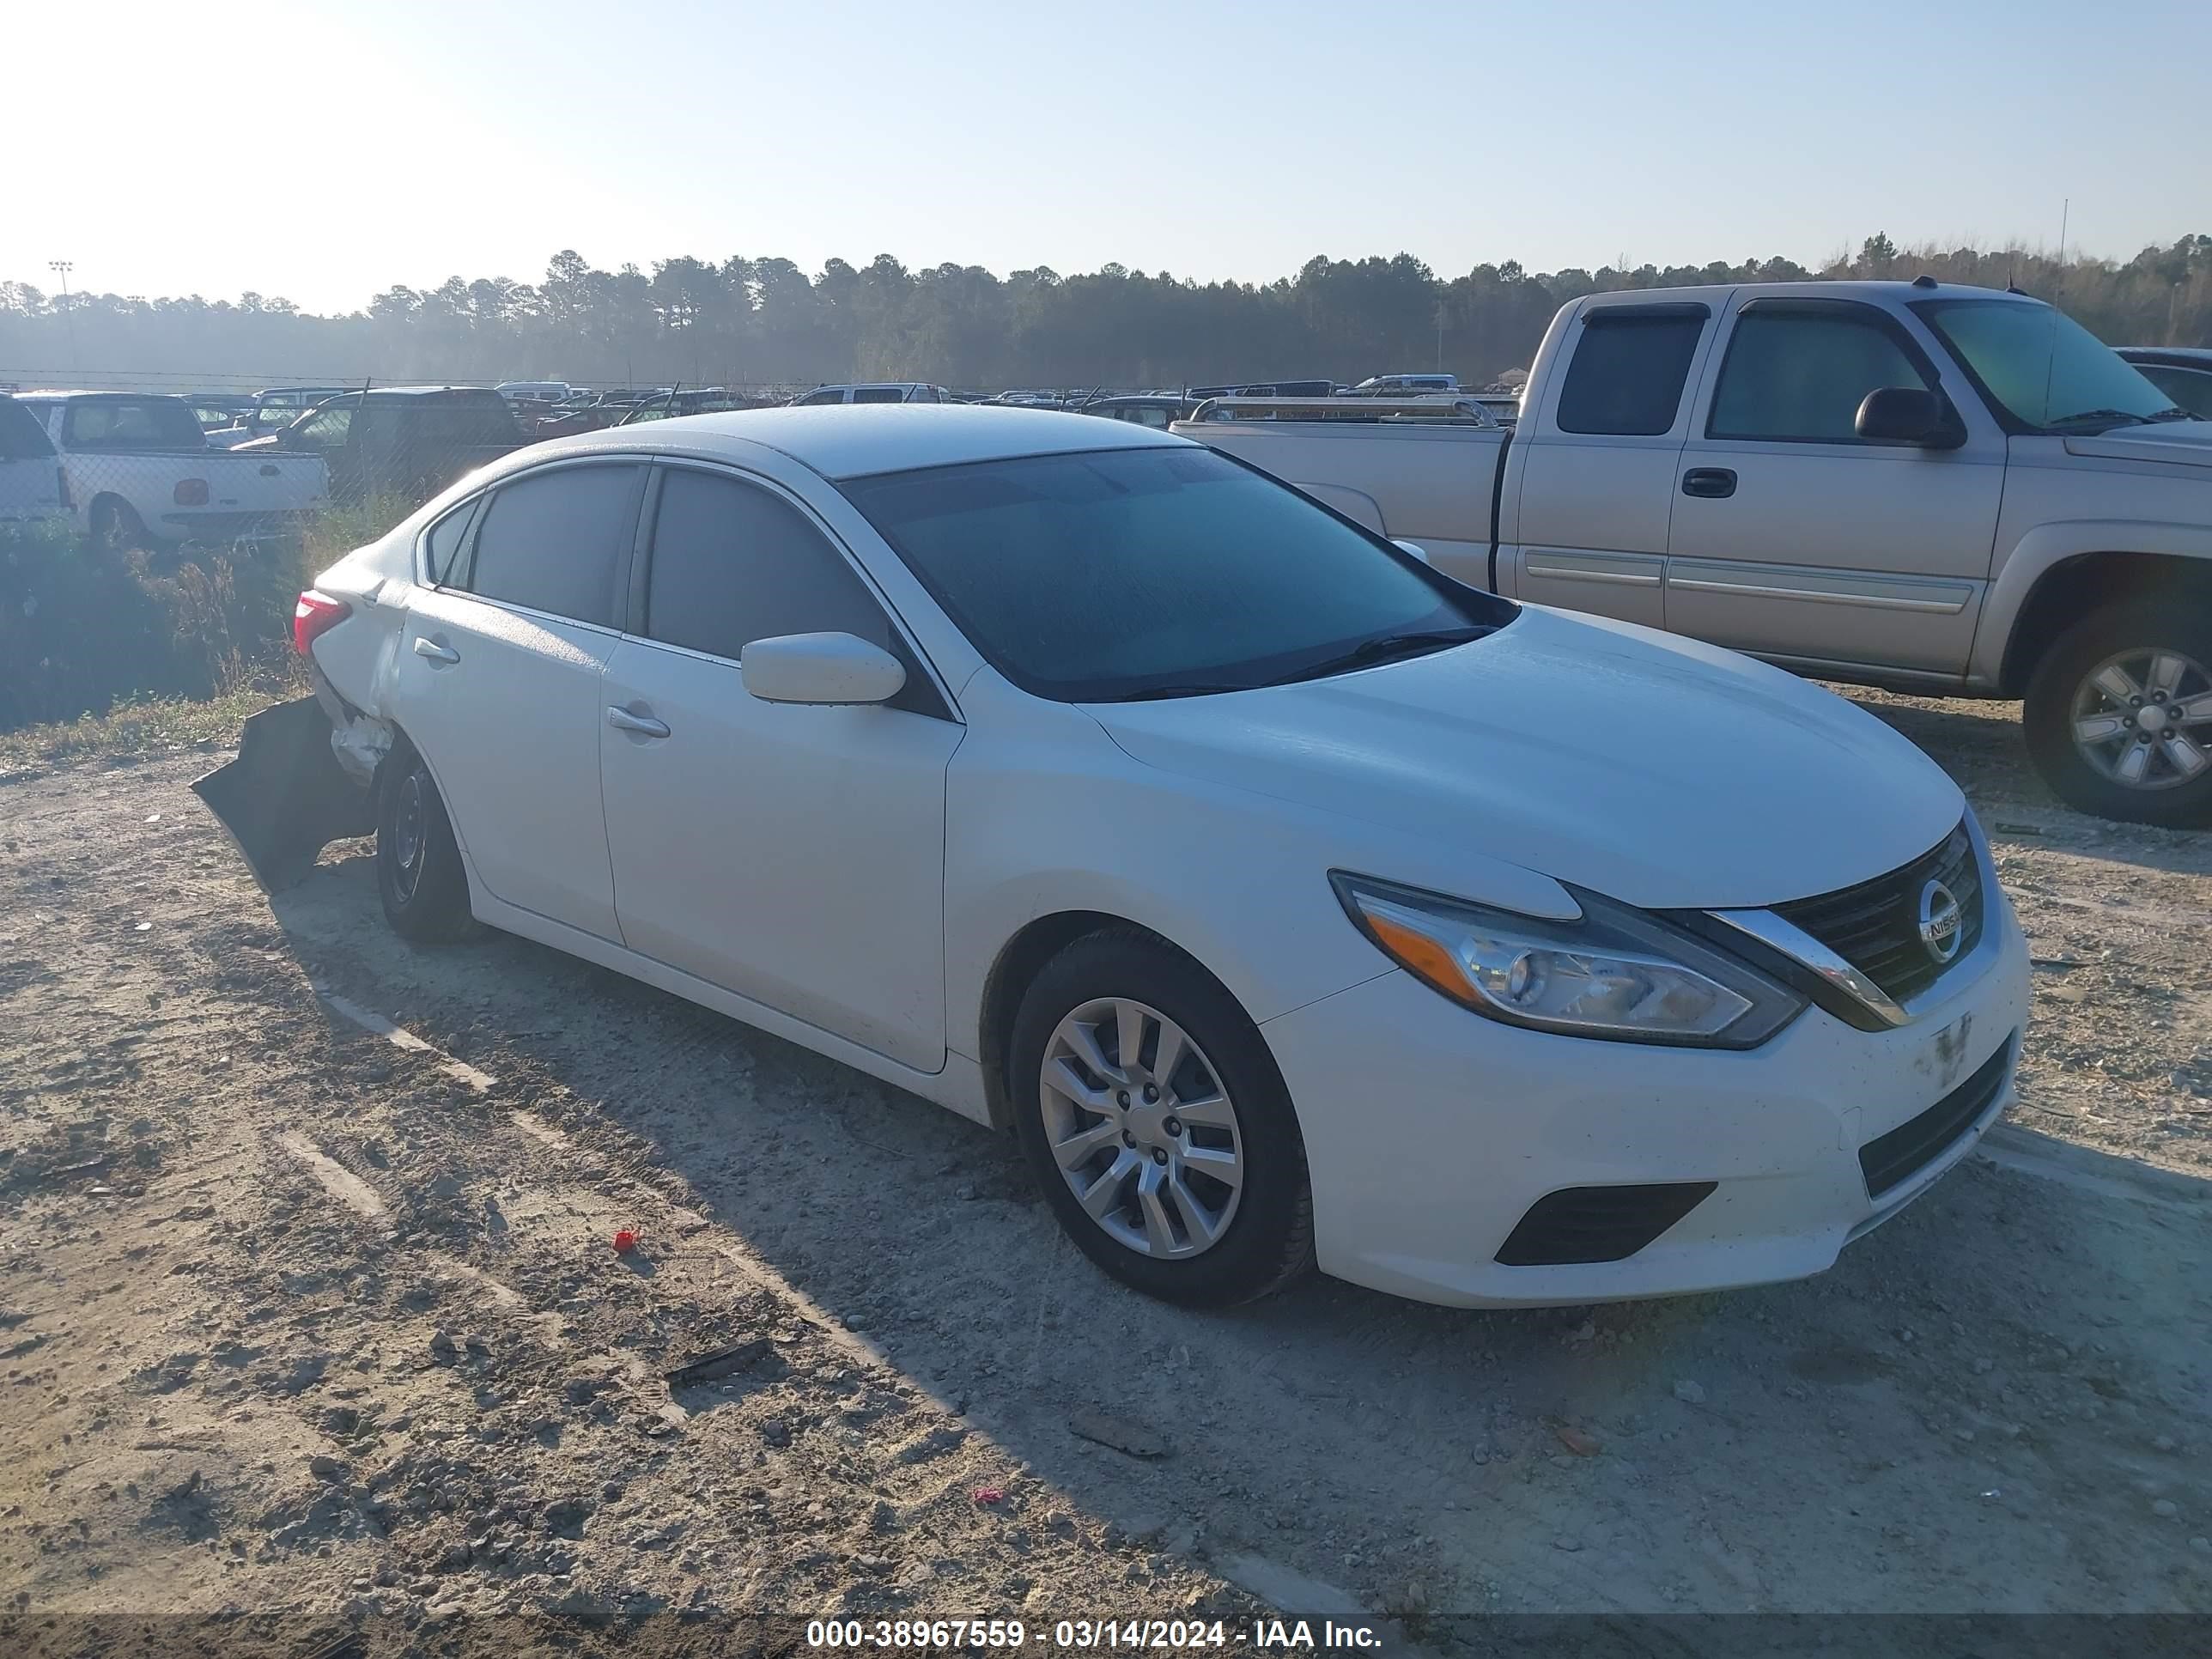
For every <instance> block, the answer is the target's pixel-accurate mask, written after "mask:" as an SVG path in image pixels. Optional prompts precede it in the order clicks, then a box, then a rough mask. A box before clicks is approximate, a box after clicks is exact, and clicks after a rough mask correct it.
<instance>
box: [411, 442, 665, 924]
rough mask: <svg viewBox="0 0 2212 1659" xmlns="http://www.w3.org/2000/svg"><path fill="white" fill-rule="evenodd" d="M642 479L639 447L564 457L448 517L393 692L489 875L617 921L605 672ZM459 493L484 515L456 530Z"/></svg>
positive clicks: (414, 606)
mask: <svg viewBox="0 0 2212 1659" xmlns="http://www.w3.org/2000/svg"><path fill="white" fill-rule="evenodd" d="M645 482H646V468H645V465H644V464H643V463H642V462H640V461H635V460H624V459H609V460H587V461H570V462H560V463H556V464H554V465H549V466H543V467H538V468H534V469H532V470H531V471H527V472H520V473H516V474H513V476H511V477H507V478H504V479H502V480H501V481H500V483H497V484H496V485H495V486H494V487H493V488H492V489H490V490H489V492H487V494H486V495H483V496H482V497H479V498H477V500H476V501H473V502H471V503H467V504H465V506H464V507H458V508H456V509H455V510H454V513H449V514H447V517H445V518H443V519H441V520H439V521H438V522H437V524H436V525H435V526H432V527H431V529H430V531H429V532H428V537H427V538H426V541H427V544H428V549H427V553H426V564H427V565H428V568H426V569H425V571H424V575H425V578H426V584H425V585H424V586H420V587H417V588H416V590H415V591H414V592H412V593H411V594H410V597H409V599H408V617H407V625H406V629H405V630H404V637H403V638H402V640H401V641H400V654H399V659H398V672H397V680H396V685H395V689H394V691H393V696H392V707H393V709H394V712H395V713H396V714H397V715H398V720H399V724H400V726H402V727H403V728H404V730H405V731H406V732H407V735H408V737H409V738H410V739H411V740H412V741H413V743H414V744H415V746H416V749H417V750H420V751H421V753H422V757H423V759H424V760H425V761H427V762H428V763H429V767H430V772H431V775H432V776H433V777H434V778H435V779H436V781H437V784H438V790H439V793H440V794H441V795H442V796H443V797H444V799H445V803H446V810H447V814H448V815H449V816H450V817H451V818H452V819H453V832H454V834H455V836H458V837H459V841H460V842H461V846H462V848H463V850H464V851H465V853H466V854H468V859H469V863H470V866H471V868H472V869H473V870H474V872H475V873H476V877H477V880H478V881H479V882H480V883H481V884H483V888H484V890H485V891H487V892H488V893H489V894H490V895H491V896H493V897H494V898H496V899H499V900H501V901H502V902H505V903H507V904H512V905H514V906H516V907H517V908H520V909H524V910H528V911H530V912H532V913H533V914H534V915H540V916H544V917H546V918H548V919H549V920H551V921H558V922H563V923H566V924H567V925H568V926H569V927H577V928H580V929H582V930H583V931H584V932H586V933H594V934H597V935H598V936H599V937H600V938H602V939H614V938H616V937H617V930H616V926H615V910H614V878H613V872H612V871H611V869H610V868H609V866H608V862H607V836H606V827H605V818H604V817H603V816H602V813H601V811H600V805H599V728H600V724H601V721H602V720H603V719H604V718H605V698H604V697H603V696H602V695H601V687H600V680H601V678H602V677H603V675H604V674H605V670H606V665H607V660H608V659H609V658H610V657H611V655H612V654H613V652H614V649H615V644H616V641H617V640H618V639H619V638H620V637H621V635H620V630H619V628H618V625H617V624H618V619H619V618H618V613H619V612H620V611H621V609H622V603H623V596H624V595H626V593H627V592H628V583H629V564H630V554H631V550H632V546H633V544H634V543H635V538H636V534H637V523H638V505H639V501H640V499H641V495H642V494H643V491H644V487H645ZM463 511H468V512H470V513H472V514H473V521H472V522H471V523H469V524H467V525H466V526H465V529H464V531H463V532H462V536H463V539H462V540H461V541H460V543H459V544H458V545H455V544H454V535H453V520H454V518H455V516H456V515H458V514H459V513H461V512H463ZM448 546H452V548H453V550H452V551H451V552H450V553H447V551H446V550H447V547H448Z"/></svg>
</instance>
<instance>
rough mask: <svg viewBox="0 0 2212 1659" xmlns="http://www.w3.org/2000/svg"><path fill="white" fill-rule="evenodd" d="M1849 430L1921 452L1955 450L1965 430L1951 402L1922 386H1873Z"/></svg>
mask: <svg viewBox="0 0 2212 1659" xmlns="http://www.w3.org/2000/svg"><path fill="white" fill-rule="evenodd" d="M1851 429H1852V430H1853V431H1855V432H1857V434H1858V435H1859V436H1860V437H1862V438H1869V439H1872V440H1873V441H1875V442H1877V443H1890V444H1917V445H1918V446H1919V447H1921V448H1923V449H1956V448H1958V447H1959V446H1960V445H1961V444H1963V443H1965V442H1966V427H1965V425H1964V424H1963V423H1962V422H1960V419H1959V416H1958V411H1957V410H1954V409H1953V408H1952V407H1951V400H1950V399H1949V398H1946V397H1945V396H1944V395H1943V394H1942V392H1930V391H1929V390H1928V388H1927V387H1925V386H1877V387H1876V388H1875V390H1874V391H1872V392H1868V393H1867V395H1866V398H1865V399H1864V401H1863V402H1862V403H1861V404H1859V412H1858V418H1857V420H1855V421H1853V422H1851Z"/></svg>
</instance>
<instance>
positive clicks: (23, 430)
mask: <svg viewBox="0 0 2212 1659" xmlns="http://www.w3.org/2000/svg"><path fill="white" fill-rule="evenodd" d="M53 453H54V447H53V445H52V443H50V442H49V441H47V439H46V428H44V427H42V426H40V424H39V421H38V417H37V416H34V415H33V414H32V413H31V411H30V410H27V409H26V408H24V407H23V406H22V405H21V404H19V403H17V402H16V401H15V399H14V398H0V461H42V460H52V459H53Z"/></svg>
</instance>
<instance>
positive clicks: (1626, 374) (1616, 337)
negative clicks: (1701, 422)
mask: <svg viewBox="0 0 2212 1659" xmlns="http://www.w3.org/2000/svg"><path fill="white" fill-rule="evenodd" d="M1704 332H1705V308H1704V307H1702V306H1700V307H1698V309H1697V310H1696V312H1695V313H1687V312H1685V313H1671V314H1666V315H1661V316H1653V315H1651V314H1650V313H1638V314H1636V315H1632V316H1625V317H1608V316H1607V314H1606V313H1604V312H1602V311H1596V312H1592V313H1589V315H1587V316H1586V317H1585V318H1584V319H1583V331H1582V337H1581V339H1580V340H1579V341H1577V343H1576V346H1575V355H1574V359H1573V361H1572V362H1570V363H1569V364H1568V365H1567V381H1566V384H1565V386H1562V387H1561V388H1560V389H1559V415H1558V416H1557V419H1558V421H1559V430H1560V431H1562V432H1587V433H1603V434H1607V435H1615V436H1622V437H1656V435H1659V434H1660V433H1662V432H1666V431H1668V430H1670V429H1671V428H1673V426H1674V412H1675V411H1676V410H1678V409H1680V407H1681V404H1682V387H1683V385H1684V383H1685V382H1686V381H1687V380H1688V379H1689V378H1690V360H1691V359H1692V357H1694V356H1696V355H1697V351H1698V339H1699V336H1700V335H1702V334H1703V333H1704Z"/></svg>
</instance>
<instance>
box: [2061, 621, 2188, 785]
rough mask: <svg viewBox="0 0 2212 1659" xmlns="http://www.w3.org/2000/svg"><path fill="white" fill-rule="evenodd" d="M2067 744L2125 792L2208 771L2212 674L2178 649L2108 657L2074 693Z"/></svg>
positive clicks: (2185, 779)
mask: <svg viewBox="0 0 2212 1659" xmlns="http://www.w3.org/2000/svg"><path fill="white" fill-rule="evenodd" d="M2071 726H2072V731H2073V735H2074V747H2075V750H2076V751H2077V752H2078V753H2079V754H2080V755H2081V758H2082V759H2083V760H2085V761H2087V763H2089V765H2090V766H2091V767H2092V768H2093V769H2094V770H2095V771H2096V772H2097V774H2098V775H2100V776H2101V777H2105V778H2108V779H2110V780H2111V781H2113V782H2114V783H2118V784H2121V785H2123V786H2124V787H2127V788H2130V789H2172V788H2175V787H2179V786H2180V785H2182V784H2185V783H2189V782H2191V781H2195V780H2196V779H2197V778H2199V777H2201V776H2203V775H2204V773H2205V770H2206V769H2207V768H2208V767H2212V674H2208V673H2207V672H2206V671H2205V669H2204V665H2203V664H2201V663H2199V662H2198V661H2197V659H2195V658H2193V657H2185V656H2184V655H2182V654H2181V653H2179V652H2178V651H2166V650H2160V649H2156V648H2148V647H2146V648H2141V649H2136V650H2130V651H2123V652H2120V653H2118V654H2117V655H2114V656H2111V657H2107V658H2106V659H2105V660H2104V661H2103V662H2101V663H2100V664H2099V665H2097V666H2096V667H2095V668H2093V669H2092V670H2091V671H2089V672H2088V673H2087V675H2086V676H2084V677H2083V678H2082V680H2081V684H2080V685H2079V686H2077V687H2076V688H2075V692H2074V707H2073V710H2072V717H2071Z"/></svg>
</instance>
